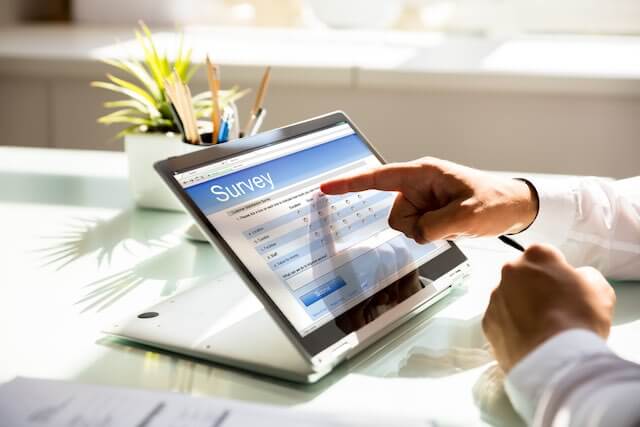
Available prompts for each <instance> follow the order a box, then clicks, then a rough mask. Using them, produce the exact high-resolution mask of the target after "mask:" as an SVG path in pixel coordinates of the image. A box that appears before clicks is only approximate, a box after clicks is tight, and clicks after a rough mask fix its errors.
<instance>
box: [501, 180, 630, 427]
mask: <svg viewBox="0 0 640 427" xmlns="http://www.w3.org/2000/svg"><path fill="white" fill-rule="evenodd" d="M531 182H532V184H533V185H534V187H535V188H536V190H537V191H538V196H539V199H540V209H539V213H538V217H537V218H536V220H535V221H534V223H533V224H532V225H531V227H530V228H529V229H527V230H525V231H524V232H523V233H521V234H519V235H518V236H516V237H517V240H518V241H519V242H520V243H522V244H523V245H525V246H526V245H528V244H531V243H534V242H546V243H551V244H554V245H556V246H557V247H559V248H560V249H561V250H562V252H563V253H564V254H565V256H566V257H567V259H568V261H569V262H570V263H571V264H572V265H574V266H576V267H579V266H585V265H591V266H593V267H596V268H598V269H599V270H600V271H601V272H602V273H603V274H604V275H605V276H606V277H608V278H610V279H617V280H625V279H640V177H636V178H630V179H627V180H622V181H609V180H602V179H596V178H585V179H575V180H566V181H565V182H562V181H560V182H559V181H550V182H543V181H537V180H531ZM638 339H640V337H638ZM505 388H506V391H507V394H508V395H509V397H510V399H511V402H512V403H513V405H514V408H515V409H516V411H518V413H520V415H521V416H522V417H523V418H524V419H525V421H527V423H528V424H532V425H535V426H554V427H560V426H638V425H640V365H637V364H634V363H631V362H628V361H626V360H624V359H621V358H620V357H618V356H616V355H615V354H614V353H613V352H612V351H611V350H610V349H609V348H608V347H607V345H606V343H605V342H604V340H602V339H601V338H600V337H599V336H598V335H596V334H595V333H593V332H591V331H587V330H580V329H574V330H569V331H565V332H563V333H560V334H558V335H556V336H554V337H552V338H550V339H549V340H547V341H546V342H544V343H543V344H542V345H540V346H539V347H538V348H536V349H535V350H534V351H533V352H532V353H530V354H529V355H527V356H526V357H525V358H524V359H523V360H521V361H520V362H519V363H518V364H516V365H515V366H514V367H513V369H512V370H511V371H510V372H509V375H508V376H507V380H506V383H505Z"/></svg>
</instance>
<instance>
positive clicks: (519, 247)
mask: <svg viewBox="0 0 640 427" xmlns="http://www.w3.org/2000/svg"><path fill="white" fill-rule="evenodd" d="M498 239H500V241H501V242H502V243H504V244H505V245H507V246H511V247H512V248H513V249H515V250H517V251H520V252H524V246H522V245H521V244H520V243H518V242H516V241H515V240H513V239H512V238H511V237H507V236H498Z"/></svg>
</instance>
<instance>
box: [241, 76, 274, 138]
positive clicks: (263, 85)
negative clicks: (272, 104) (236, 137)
mask: <svg viewBox="0 0 640 427" xmlns="http://www.w3.org/2000/svg"><path fill="white" fill-rule="evenodd" d="M270 78H271V67H267V69H266V70H264V75H263V76H262V81H261V82H260V88H259V89H258V94H257V95H256V100H255V102H254V104H253V108H252V109H251V114H250V115H249V120H248V121H247V124H246V126H245V127H244V132H242V133H243V135H244V136H247V135H250V134H251V129H253V127H254V123H255V121H256V119H257V118H258V117H257V115H258V111H259V110H260V109H261V108H262V103H263V102H264V97H265V96H266V94H267V87H268V86H269V79H270Z"/></svg>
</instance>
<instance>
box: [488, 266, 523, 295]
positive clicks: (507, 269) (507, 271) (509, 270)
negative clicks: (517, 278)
mask: <svg viewBox="0 0 640 427" xmlns="http://www.w3.org/2000/svg"><path fill="white" fill-rule="evenodd" d="M517 269H518V267H517V266H516V264H515V262H513V261H509V262H505V263H504V265H503V266H502V269H501V270H500V273H501V274H502V277H510V276H512V275H513V273H515V272H516V270H517ZM494 292H495V291H494Z"/></svg>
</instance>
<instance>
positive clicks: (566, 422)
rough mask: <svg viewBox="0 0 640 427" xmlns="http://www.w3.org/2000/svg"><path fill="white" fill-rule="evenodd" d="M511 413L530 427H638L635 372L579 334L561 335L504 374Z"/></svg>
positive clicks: (638, 373) (639, 371) (639, 379)
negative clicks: (517, 414)
mask: <svg viewBox="0 0 640 427" xmlns="http://www.w3.org/2000/svg"><path fill="white" fill-rule="evenodd" d="M506 389H507V393H508V394H509V396H510V398H511V399H512V402H513V403H514V407H515V408H516V410H517V411H518V412H519V413H520V414H521V415H522V416H523V418H524V419H525V420H526V421H527V423H528V424H531V425H535V426H550V425H553V426H583V425H593V426H614V425H615V426H633V425H638V422H640V406H639V405H637V396H638V394H639V393H640V366H639V365H636V364H634V363H631V362H628V361H625V360H623V359H621V358H619V357H618V356H616V355H615V354H613V353H612V352H611V351H610V350H608V348H607V347H606V344H605V343H604V341H602V340H601V339H600V338H599V337H598V336H596V335H595V334H593V333H591V332H588V331H584V330H572V331H567V332H564V333H561V334H559V335H557V336H555V337H553V338H551V339H550V340H548V341H547V342H546V343H544V344H543V345H541V346H540V347H539V348H537V349H536V350H535V351H534V352H533V353H531V354H530V355H529V356H527V357H526V358H525V359H523V360H522V361H521V362H520V363H518V364H517V365H516V366H515V367H514V368H513V370H512V371H511V372H510V374H509V376H508V378H507V384H506Z"/></svg>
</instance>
